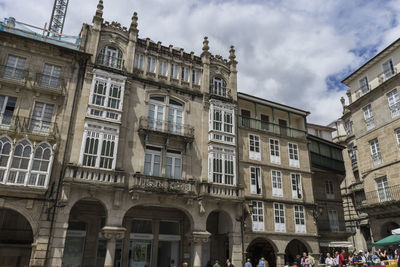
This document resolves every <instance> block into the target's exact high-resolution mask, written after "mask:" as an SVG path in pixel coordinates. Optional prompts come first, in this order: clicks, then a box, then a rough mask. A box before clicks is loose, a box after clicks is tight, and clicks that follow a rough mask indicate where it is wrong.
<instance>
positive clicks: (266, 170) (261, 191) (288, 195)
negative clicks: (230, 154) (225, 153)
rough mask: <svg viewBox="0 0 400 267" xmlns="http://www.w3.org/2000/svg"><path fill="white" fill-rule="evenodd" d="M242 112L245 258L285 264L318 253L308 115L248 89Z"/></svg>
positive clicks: (242, 98) (241, 95)
mask: <svg viewBox="0 0 400 267" xmlns="http://www.w3.org/2000/svg"><path fill="white" fill-rule="evenodd" d="M238 112H239V114H240V115H239V116H238V144H239V145H238V149H239V150H238V151H239V152H238V153H239V156H238V157H239V177H240V178H241V179H242V183H243V185H244V187H245V193H244V195H245V200H246V203H247V205H248V206H249V209H250V211H251V215H250V216H249V217H248V218H247V219H246V221H245V225H246V227H244V230H243V231H244V240H243V246H244V248H243V251H244V252H245V253H246V257H249V258H251V259H252V260H253V264H256V262H257V261H258V260H259V259H260V258H261V257H265V258H266V259H267V260H268V262H269V263H270V266H283V265H284V264H285V262H290V263H293V261H294V258H295V257H296V255H297V254H299V255H301V254H302V253H303V252H309V253H311V254H314V256H318V255H319V248H318V240H317V228H316V224H315V220H314V217H313V213H314V209H315V205H314V195H313V185H312V179H311V170H310V167H311V166H310V159H309V153H308V141H307V138H306V136H307V132H306V117H307V115H308V114H309V113H308V112H307V111H303V110H299V109H296V108H293V107H288V106H285V105H282V104H278V103H274V102H271V101H267V100H265V99H261V98H257V97H254V96H250V95H247V94H244V93H238ZM254 266H255V265H254Z"/></svg>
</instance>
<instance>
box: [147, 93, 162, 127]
mask: <svg viewBox="0 0 400 267" xmlns="http://www.w3.org/2000/svg"><path fill="white" fill-rule="evenodd" d="M163 97H164V101H163V102H161V101H158V100H155V99H151V98H150V100H149V105H148V109H147V118H148V122H147V123H148V127H149V128H151V129H155V130H161V131H162V130H164V124H165V123H164V122H165V110H166V105H165V101H166V97H165V96H163ZM150 105H154V107H155V108H154V117H153V118H151V117H150ZM159 109H161V110H162V116H161V117H162V118H161V119H159V118H158V114H159V113H160V110H159Z"/></svg>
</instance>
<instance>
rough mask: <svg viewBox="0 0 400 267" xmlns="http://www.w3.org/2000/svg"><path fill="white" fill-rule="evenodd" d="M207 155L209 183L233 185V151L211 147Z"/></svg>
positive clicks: (234, 181) (234, 179) (234, 182)
mask: <svg viewBox="0 0 400 267" xmlns="http://www.w3.org/2000/svg"><path fill="white" fill-rule="evenodd" d="M210 149H211V151H210V152H209V153H208V170H209V174H208V175H209V178H208V179H209V181H210V182H213V183H219V184H227V185H234V184H236V178H235V154H234V153H235V151H234V150H233V149H228V148H223V147H216V146H211V147H210Z"/></svg>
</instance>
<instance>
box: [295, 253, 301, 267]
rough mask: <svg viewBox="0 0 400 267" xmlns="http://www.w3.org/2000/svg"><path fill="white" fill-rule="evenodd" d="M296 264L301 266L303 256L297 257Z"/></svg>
mask: <svg viewBox="0 0 400 267" xmlns="http://www.w3.org/2000/svg"><path fill="white" fill-rule="evenodd" d="M294 262H295V263H296V264H297V266H301V256H300V255H299V254H297V255H296V258H295V259H294Z"/></svg>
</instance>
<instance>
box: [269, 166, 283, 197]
mask: <svg viewBox="0 0 400 267" xmlns="http://www.w3.org/2000/svg"><path fill="white" fill-rule="evenodd" d="M271 182H272V195H273V196H276V197H282V196H283V190H282V173H281V172H280V171H276V170H271Z"/></svg>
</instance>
